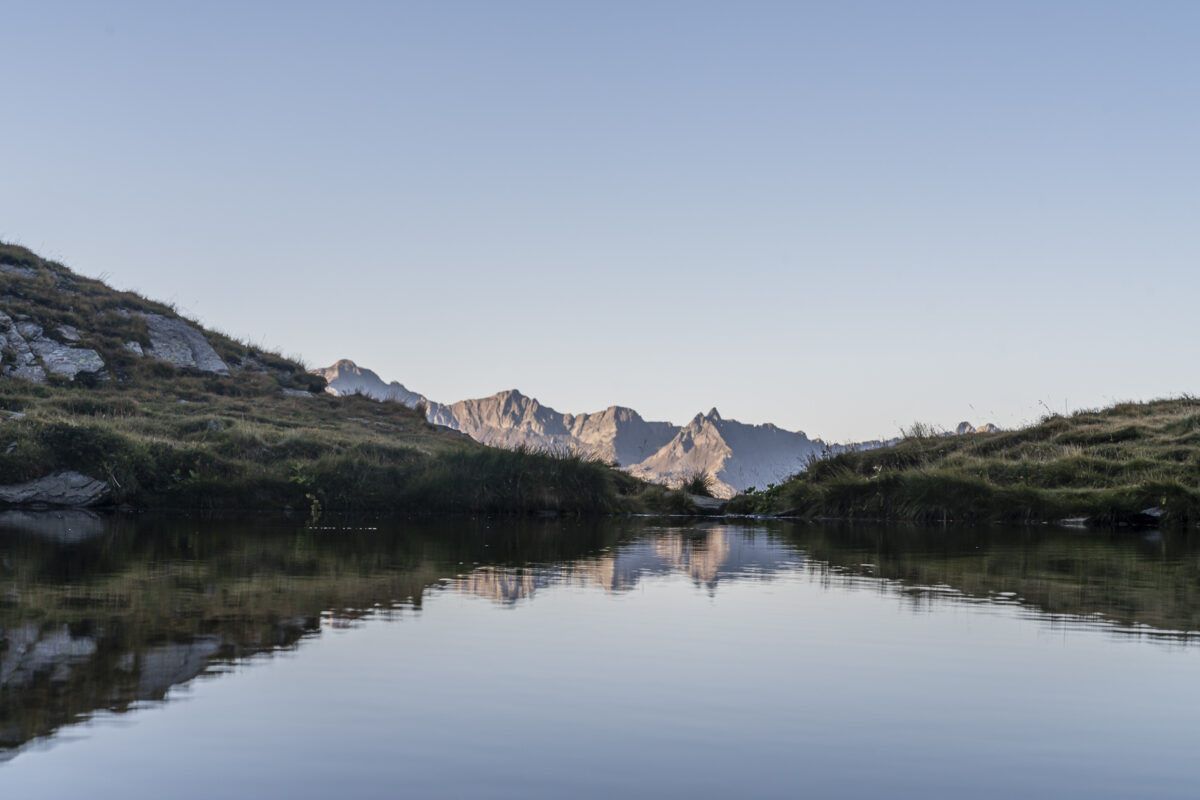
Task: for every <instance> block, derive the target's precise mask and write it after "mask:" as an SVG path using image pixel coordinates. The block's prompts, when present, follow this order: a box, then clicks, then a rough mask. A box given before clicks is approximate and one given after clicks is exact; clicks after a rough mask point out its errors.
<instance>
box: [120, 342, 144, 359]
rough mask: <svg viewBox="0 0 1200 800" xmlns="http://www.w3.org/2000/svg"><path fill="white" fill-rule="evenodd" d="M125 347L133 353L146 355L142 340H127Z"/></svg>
mask: <svg viewBox="0 0 1200 800" xmlns="http://www.w3.org/2000/svg"><path fill="white" fill-rule="evenodd" d="M125 349H126V350H128V351H129V352H131V353H133V354H134V355H135V356H139V357H140V356H144V355H146V354H145V352H143V351H142V345H141V343H140V342H126V343H125Z"/></svg>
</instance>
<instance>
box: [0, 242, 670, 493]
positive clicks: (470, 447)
mask: <svg viewBox="0 0 1200 800" xmlns="http://www.w3.org/2000/svg"><path fill="white" fill-rule="evenodd" d="M0 264H2V265H5V269H4V270H0V310H3V311H4V312H5V313H6V314H8V315H9V316H10V317H11V318H12V319H14V320H28V321H30V322H33V323H35V324H37V325H39V326H40V327H42V328H43V329H45V330H46V331H47V332H48V333H52V335H55V336H58V335H60V334H59V333H57V332H58V331H60V330H61V329H62V328H63V327H64V326H66V327H69V328H70V329H74V331H75V332H76V333H75V335H76V336H77V337H78V340H77V343H76V344H75V346H78V347H81V348H88V349H93V350H95V351H96V352H97V353H98V354H99V355H100V356H101V358H102V359H103V361H104V363H105V367H106V368H105V370H104V373H103V374H100V375H85V374H80V375H79V376H78V377H77V378H76V379H75V380H74V381H69V380H66V379H65V378H60V377H51V378H50V379H49V380H48V381H47V383H46V384H44V385H39V384H34V383H29V382H27V381H24V380H19V379H16V378H0V484H14V483H21V482H24V481H28V480H33V479H36V478H39V477H42V476H44V475H47V474H49V473H52V472H55V471H58V470H67V469H71V470H78V471H80V472H83V473H85V474H88V475H90V476H92V477H94V478H97V479H100V480H103V481H106V482H108V484H109V486H110V489H111V502H112V503H113V504H122V503H128V504H132V505H135V506H141V507H173V508H230V509H233V508H243V509H261V508H280V507H285V506H288V507H292V508H294V509H297V510H298V511H302V512H303V513H305V514H315V513H321V512H322V511H326V510H349V511H377V512H394V511H414V510H420V511H469V512H499V513H522V512H530V511H542V510H555V511H562V512H578V513H607V512H623V511H656V510H683V508H682V506H683V503H685V502H686V500H684V501H682V502H681V500H680V498H679V497H675V496H673V495H672V494H671V493H668V492H666V491H664V490H662V489H659V488H658V487H650V486H647V485H646V484H644V483H642V482H641V481H638V480H636V479H634V478H632V477H630V476H628V475H626V474H625V473H622V472H619V471H617V470H615V469H612V468H610V467H609V466H607V465H605V464H602V463H599V462H595V461H592V460H589V459H586V458H583V457H579V456H574V455H559V454H550V453H534V452H528V451H516V452H513V451H502V450H496V449H493V448H489V447H484V446H483V445H480V444H477V443H475V442H473V441H471V440H470V439H467V438H465V437H463V436H459V435H457V434H454V433H452V432H448V431H445V430H442V429H438V428H436V427H434V426H432V425H430V424H428V423H427V422H426V421H425V419H424V417H423V415H422V414H421V413H420V412H418V411H415V410H412V409H409V408H406V407H404V406H403V405H400V404H398V403H379V402H376V401H373V400H370V399H367V398H362V397H333V396H331V395H328V394H325V393H324V392H323V391H322V389H323V387H324V380H323V379H322V378H319V377H317V376H313V375H310V374H308V373H307V372H306V370H305V367H304V365H303V364H302V363H300V362H299V361H297V360H295V359H291V358H285V357H283V356H281V355H279V354H278V353H272V352H269V351H266V350H263V349H262V348H260V347H256V346H253V345H250V344H248V343H245V342H241V341H238V340H236V339H234V338H232V337H229V336H226V335H223V334H220V333H216V332H212V331H204V330H203V329H202V328H200V326H199V324H198V323H196V322H194V321H191V320H187V322H188V323H189V324H191V325H193V326H194V327H196V328H197V329H200V330H201V331H202V332H203V334H204V337H205V339H206V340H207V341H208V342H209V344H210V345H211V346H212V347H213V349H214V350H215V351H216V353H217V354H218V355H219V356H220V357H221V358H222V360H224V361H225V363H226V364H227V365H229V368H230V373H231V374H230V375H228V376H225V375H220V374H216V373H212V372H199V371H195V370H190V369H178V368H176V367H174V366H172V365H171V364H169V363H167V362H165V361H161V360H157V359H154V358H150V357H146V356H140V355H137V354H136V353H135V352H134V351H133V350H132V349H131V348H130V346H129V345H130V343H136V344H138V345H139V346H141V347H142V348H143V349H147V348H149V347H150V345H151V341H150V337H149V332H148V330H147V326H146V322H145V320H144V319H143V318H141V317H139V316H138V315H137V314H136V313H132V314H131V313H129V312H146V313H153V314H160V315H163V316H166V317H170V318H178V315H177V314H176V313H175V311H174V309H173V308H171V307H170V306H166V305H163V304H160V303H154V302H152V301H149V300H146V299H145V298H142V297H140V296H139V295H136V294H133V293H130V292H119V291H116V290H114V289H112V288H110V287H108V286H107V285H105V284H104V283H102V282H100V281H96V280H92V279H88V278H84V277H81V276H78V275H75V274H74V273H72V272H71V271H70V270H68V269H67V268H66V267H64V266H62V265H61V264H57V263H54V262H49V261H44V260H43V259H41V258H39V257H37V256H36V255H35V254H33V253H31V252H29V251H28V250H26V249H24V248H20V247H15V246H12V245H0ZM3 358H4V359H5V361H4V363H12V362H13V360H14V358H15V354H14V353H13V352H11V351H10V350H9V349H5V350H4V352H3ZM289 392H291V393H292V394H289ZM297 392H309V394H297ZM3 412H9V413H3Z"/></svg>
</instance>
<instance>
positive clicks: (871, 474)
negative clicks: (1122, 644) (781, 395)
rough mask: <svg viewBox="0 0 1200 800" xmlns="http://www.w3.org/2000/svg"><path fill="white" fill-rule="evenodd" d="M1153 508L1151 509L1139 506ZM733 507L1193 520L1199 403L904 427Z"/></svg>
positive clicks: (810, 512) (980, 517) (1198, 490)
mask: <svg viewBox="0 0 1200 800" xmlns="http://www.w3.org/2000/svg"><path fill="white" fill-rule="evenodd" d="M1147 509H1154V512H1153V513H1154V516H1146V515H1144V514H1143V513H1142V512H1143V511H1145V510H1147ZM729 510H730V511H731V512H734V513H739V512H740V513H746V512H757V513H794V514H798V515H801V516H831V517H844V518H851V519H853V518H869V519H893V520H911V521H917V522H942V521H954V522H983V521H1010V522H1037V521H1054V520H1061V519H1064V518H1076V517H1086V518H1088V519H1089V521H1091V522H1093V523H1096V524H1122V523H1139V522H1145V523H1149V522H1153V521H1155V520H1156V519H1159V517H1158V516H1157V515H1160V514H1161V518H1160V519H1161V521H1162V522H1164V523H1168V524H1194V523H1196V522H1198V521H1200V400H1197V399H1194V398H1190V397H1183V398H1178V399H1170V400H1159V401H1154V402H1149V403H1123V404H1120V405H1116V406H1113V407H1111V408H1107V409H1103V410H1097V411H1080V412H1077V413H1075V414H1072V415H1070V416H1059V415H1054V416H1051V417H1048V418H1046V419H1044V420H1043V421H1041V422H1040V423H1038V424H1036V425H1031V426H1029V427H1027V428H1022V429H1019V430H1014V431H1003V432H999V433H989V434H974V435H970V434H969V435H964V436H937V435H930V434H929V433H927V432H926V433H925V434H924V435H916V436H909V437H907V438H905V439H904V440H902V441H901V442H900V443H898V444H897V445H895V446H894V447H889V448H885V449H880V450H869V451H863V452H854V453H844V454H842V455H839V456H836V457H834V458H830V459H828V460H825V461H820V462H817V463H814V464H812V465H810V466H809V468H808V470H807V471H805V472H803V473H800V474H798V475H796V476H795V477H793V478H791V479H789V480H787V481H785V482H783V483H782V484H780V485H778V486H774V487H771V488H769V489H768V490H766V491H761V492H755V493H752V494H747V495H743V496H741V497H738V498H735V500H734V501H733V502H732V503H731V504H730V509H729Z"/></svg>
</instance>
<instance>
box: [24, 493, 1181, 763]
mask: <svg viewBox="0 0 1200 800" xmlns="http://www.w3.org/2000/svg"><path fill="white" fill-rule="evenodd" d="M1198 555H1200V551H1198V550H1197V547H1196V543H1195V542H1194V541H1192V540H1191V539H1190V538H1188V537H1186V536H1182V535H1180V536H1174V537H1172V536H1169V535H1167V536H1165V538H1160V537H1158V536H1157V535H1155V536H1153V537H1150V538H1145V537H1138V536H1137V535H1133V534H1128V533H1122V534H1108V533H1101V532H1073V531H1071V532H1069V531H1055V530H1049V529H1037V530H1029V529H1018V530H1000V529H992V528H988V529H968V530H953V529H949V530H947V529H918V528H893V529H887V528H880V527H836V526H814V525H796V524H791V523H784V522H767V521H747V522H745V523H744V524H741V523H739V524H713V523H704V524H696V525H678V526H668V527H663V526H662V525H661V524H659V523H650V522H647V521H643V520H611V521H610V520H605V521H593V522H579V521H568V522H563V521H545V522H536V523H535V522H528V521H518V522H496V521H486V520H470V519H466V520H464V519H444V520H434V521H429V520H417V521H404V522H396V523H388V524H383V523H378V524H372V525H370V526H367V527H366V528H363V527H355V526H348V527H346V528H342V529H338V528H334V529H331V530H308V529H297V528H294V527H288V526H278V525H275V526H271V525H262V524H251V523H242V524H228V523H201V522H196V521H188V520H179V519H174V520H172V519H131V518H100V517H95V516H93V515H89V514H84V513H80V514H73V515H72V514H47V515H40V516H39V515H34V514H20V513H10V514H0V577H2V583H0V760H2V759H3V758H5V755H4V754H5V753H7V754H8V757H11V756H12V755H14V754H15V753H16V752H18V750H19V748H21V747H22V746H23V745H24V744H26V743H27V742H29V741H31V740H34V739H37V738H39V737H45V736H48V735H51V734H53V733H54V732H55V731H56V730H57V729H59V728H61V727H62V726H64V725H70V724H72V723H76V722H79V721H82V720H86V719H88V718H90V717H91V716H92V715H93V714H95V713H96V712H97V711H108V712H114V713H122V712H126V711H129V710H131V709H135V708H137V707H138V706H139V705H140V704H143V703H146V702H156V701H162V700H163V699H165V698H168V692H169V690H170V689H171V687H173V686H177V685H179V684H182V683H186V682H188V681H190V680H192V679H194V678H196V677H197V676H199V675H202V674H205V673H208V674H218V673H220V672H221V671H222V670H224V669H228V667H229V665H232V664H237V663H242V662H243V661H245V660H246V659H248V658H250V657H253V656H256V655H259V654H264V653H270V652H274V651H279V650H286V649H291V648H295V647H297V646H298V645H299V644H300V643H301V642H302V641H303V640H304V639H305V638H306V637H312V636H318V635H320V633H321V630H322V627H323V626H324V625H330V626H340V625H347V624H354V622H355V620H358V619H360V618H361V617H363V616H364V615H374V616H387V615H388V614H393V613H398V614H403V613H410V612H419V611H420V609H421V608H422V606H423V604H424V603H425V602H426V601H427V600H428V599H429V598H430V597H432V596H435V595H437V594H440V593H444V592H458V593H463V594H469V595H476V596H479V597H482V598H486V599H488V600H490V601H494V602H496V603H500V604H504V605H518V606H519V605H520V602H521V601H532V600H534V598H536V596H537V594H538V592H539V591H540V590H544V589H546V588H548V587H552V586H571V587H579V588H582V589H585V590H588V589H594V590H598V591H604V592H612V593H621V592H627V591H629V590H631V589H633V588H635V587H637V586H638V585H639V584H642V583H643V582H648V581H661V580H686V581H690V582H691V583H692V584H694V586H695V587H696V589H697V590H699V591H703V592H706V593H708V594H710V595H712V596H714V597H715V596H717V594H718V593H719V590H720V587H721V585H722V583H725V582H729V581H746V580H758V581H772V580H779V579H783V580H806V581H816V582H817V583H819V584H822V585H828V586H835V585H836V586H839V587H849V588H856V589H868V590H871V591H877V592H884V593H892V594H894V595H896V596H899V597H903V598H906V605H907V606H908V607H909V608H911V609H913V610H915V611H921V610H924V609H928V608H929V607H930V605H931V604H937V603H943V602H950V603H964V602H967V603H977V604H978V603H983V604H994V605H996V606H997V607H1000V606H1014V605H1015V606H1018V607H1019V609H1020V610H1021V613H1023V614H1026V615H1028V616H1030V617H1033V618H1037V619H1039V620H1043V621H1044V622H1046V623H1047V624H1051V625H1055V626H1060V627H1064V628H1071V627H1077V626H1078V627H1090V628H1096V627H1102V628H1103V629H1104V630H1106V631H1109V632H1111V633H1112V634H1114V635H1120V636H1125V635H1131V634H1132V635H1138V636H1146V637H1154V638H1159V639H1164V640H1169V641H1171V642H1176V643H1180V644H1190V643H1192V642H1193V641H1194V638H1193V634H1192V633H1191V632H1192V631H1196V630H1200V594H1198V591H1197V587H1198V586H1200V581H1198V580H1197V578H1198V577H1200V557H1198Z"/></svg>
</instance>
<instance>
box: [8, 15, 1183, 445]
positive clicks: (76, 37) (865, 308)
mask: <svg viewBox="0 0 1200 800" xmlns="http://www.w3.org/2000/svg"><path fill="white" fill-rule="evenodd" d="M0 18H2V20H3V27H4V32H5V35H4V41H5V46H4V56H3V61H4V67H3V69H2V70H0V92H2V96H3V98H4V108H5V114H4V120H3V124H0V167H2V172H0V175H2V176H3V177H2V180H0V238H3V239H6V240H9V241H17V242H20V243H22V244H25V245H27V246H29V247H32V248H34V249H35V250H38V251H39V252H41V253H43V254H45V255H49V256H51V257H55V258H58V259H60V260H62V261H64V262H65V263H67V264H68V265H70V266H72V267H73V268H75V269H77V270H78V271H80V272H82V273H85V274H89V275H104V276H106V277H107V278H108V280H109V281H110V282H111V283H113V284H114V285H116V286H118V287H120V288H130V289H136V290H138V291H141V292H143V293H145V294H147V295H149V296H152V297H155V298H158V299H165V300H173V301H175V302H176V303H178V304H179V306H180V307H181V309H182V310H183V311H185V312H186V313H188V314H190V315H193V316H195V317H197V318H199V319H200V320H201V321H203V322H204V323H205V324H208V325H211V326H214V327H217V328H220V329H222V330H225V331H227V332H230V333H232V334H234V335H237V336H239V337H242V338H247V339H251V340H254V341H258V342H261V343H263V344H265V345H268V346H273V347H277V348H279V349H281V350H283V351H284V352H285V353H290V354H297V355H301V356H303V357H304V358H305V359H306V360H307V361H308V362H309V363H310V364H312V365H324V364H327V363H329V362H332V361H333V360H335V359H337V358H340V357H350V358H353V359H355V360H357V361H358V362H359V363H361V364H363V365H366V366H370V367H372V368H373V369H375V370H376V371H377V372H379V373H380V374H381V375H383V376H384V377H385V378H387V379H398V380H400V381H402V382H403V383H405V384H406V385H408V386H409V387H410V388H412V389H414V390H416V391H420V392H423V393H425V394H427V395H428V396H430V397H431V398H433V399H436V400H441V401H453V400H456V399H461V398H464V397H477V396H482V395H487V394H491V393H492V392H495V391H497V390H500V389H505V388H511V387H519V388H520V389H522V390H523V391H524V392H526V393H527V394H532V395H534V396H537V397H539V398H540V399H541V400H542V401H543V402H545V403H546V404H548V405H551V406H554V407H556V408H558V409H559V410H562V411H592V410H598V409H601V408H604V407H605V406H608V405H610V404H614V403H620V404H624V405H630V406H633V407H635V408H637V409H639V410H640V411H642V412H643V413H644V414H645V415H647V416H648V417H650V418H658V419H670V420H673V421H676V422H679V421H683V420H685V419H687V418H688V417H690V416H691V415H692V414H694V413H695V412H697V411H703V410H707V409H708V408H709V407H710V406H714V405H715V406H717V407H718V408H720V410H721V411H722V413H723V414H724V415H725V416H727V417H735V418H738V419H742V420H744V421H748V422H762V421H772V422H775V423H777V424H780V425H782V426H785V427H789V428H799V429H803V430H805V431H807V432H809V433H810V434H812V435H819V436H824V437H826V438H830V439H837V440H845V439H857V438H865V437H872V436H880V435H891V434H894V433H895V432H896V430H897V429H898V427H899V426H901V425H907V424H909V423H911V422H913V421H914V420H921V421H925V422H932V423H936V424H942V425H953V424H954V423H956V422H958V421H959V420H960V419H971V420H972V421H975V422H981V421H985V420H994V421H996V422H998V423H1000V424H1005V425H1008V424H1015V423H1019V422H1021V421H1025V420H1031V419H1034V418H1036V417H1037V416H1038V415H1039V414H1040V413H1042V411H1043V409H1042V405H1041V404H1042V403H1045V404H1047V405H1049V406H1052V407H1054V408H1056V409H1060V408H1062V407H1063V406H1064V405H1069V406H1070V407H1072V408H1074V407H1081V406H1095V405H1101V404H1105V403H1108V402H1111V401H1113V400H1118V399H1128V398H1146V397H1153V396H1160V395H1164V394H1177V393H1180V392H1185V391H1191V392H1198V391H1200V380H1198V379H1197V376H1196V368H1195V365H1196V363H1197V360H1198V359H1197V356H1196V349H1197V342H1198V340H1200V335H1198V334H1200V323H1198V321H1197V319H1198V315H1197V298H1198V297H1200V155H1198V151H1197V149H1198V147H1200V48H1198V47H1197V44H1196V43H1197V42H1198V41H1200V4H1197V3H1194V2H1175V3H1170V2H1150V3H1146V2H1127V3H1113V2H1028V3H1027V2H1011V1H1010V2H995V3H983V2H978V3H976V2H972V3H963V2H936V3H934V2H877V3H866V2H828V3H800V2H789V3H747V2H737V3H734V2H729V3H720V4H712V3H710V4H704V3H698V2H678V3H669V2H634V3H618V2H611V1H610V0H606V1H605V2H593V3H575V2H567V3H563V2H546V3H530V2H479V3H463V2H447V1H445V0H439V1H438V2H408V3H404V2H389V3H377V4H372V3H323V4H311V5H304V4H300V3H278V4H266V3H261V4H247V3H229V4H222V3H214V2H203V3H201V2H196V3H159V2H156V3H145V4H138V5H134V4H111V3H110V4H106V3H98V2H88V3H79V4H65V3H50V2H36V3H10V2H0Z"/></svg>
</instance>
